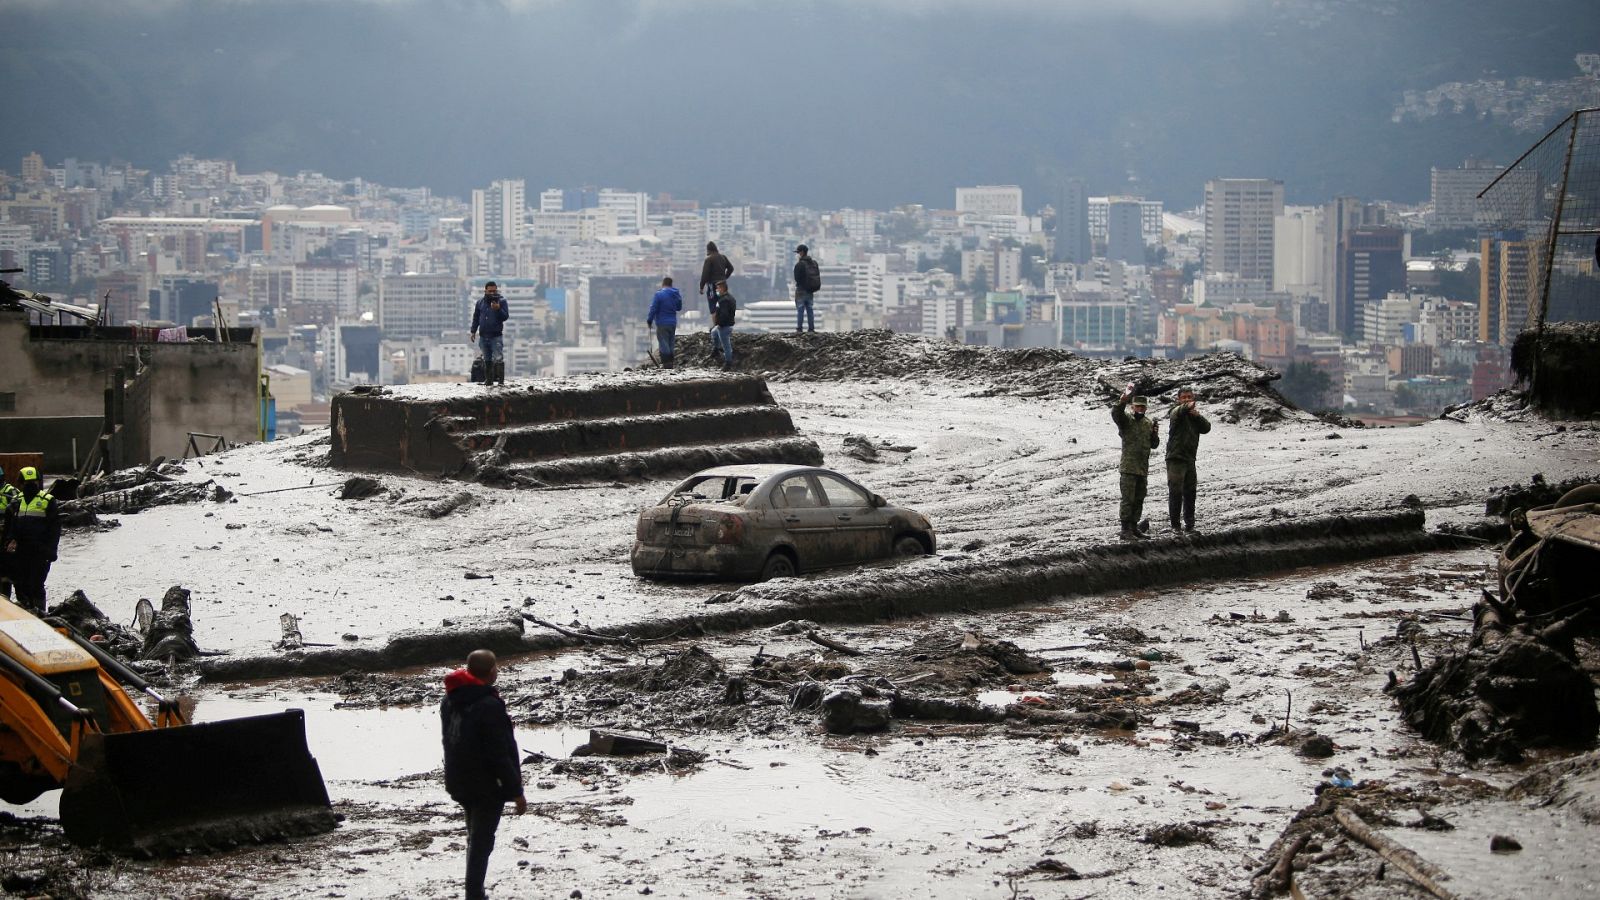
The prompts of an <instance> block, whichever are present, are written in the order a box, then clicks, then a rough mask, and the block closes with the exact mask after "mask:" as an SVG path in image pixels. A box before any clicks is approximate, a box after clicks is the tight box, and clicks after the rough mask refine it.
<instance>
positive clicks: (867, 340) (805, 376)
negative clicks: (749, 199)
mask: <svg viewBox="0 0 1600 900" xmlns="http://www.w3.org/2000/svg"><path fill="white" fill-rule="evenodd" d="M680 342H681V343H683V345H684V348H685V349H684V351H683V352H682V353H681V354H679V359H680V360H683V361H684V362H683V365H686V366H691V367H699V366H713V365H720V361H719V362H715V363H713V362H711V361H710V357H709V350H710V338H709V337H708V336H706V335H702V334H691V335H686V336H684V337H683V338H681V339H680ZM734 347H735V351H734V353H735V357H736V364H737V366H738V368H739V369H740V370H741V371H749V372H761V373H763V374H765V375H767V376H769V377H772V378H778V379H783V380H802V381H803V380H812V379H828V380H835V379H844V380H854V379H861V378H907V379H911V378H929V377H943V378H950V379H955V380H958V381H961V382H964V383H967V384H969V385H971V386H972V387H974V388H977V389H978V396H999V395H1010V396H1019V397H1031V396H1043V395H1048V394H1070V395H1072V396H1076V397H1101V398H1104V399H1106V400H1110V399H1113V398H1115V397H1116V396H1117V395H1119V394H1121V393H1122V392H1123V390H1124V388H1125V387H1126V385H1128V384H1130V383H1131V384H1133V385H1134V390H1135V392H1136V393H1140V394H1147V395H1150V396H1152V397H1160V398H1163V399H1167V400H1171V399H1174V398H1175V397H1176V394H1177V390H1178V388H1180V387H1190V388H1193V389H1194V391H1195V392H1196V394H1197V396H1198V397H1199V399H1200V400H1201V401H1202V402H1205V403H1207V404H1222V403H1227V404H1228V406H1227V411H1226V412H1225V413H1224V414H1223V415H1224V417H1225V418H1227V417H1231V419H1232V421H1235V422H1237V421H1240V420H1254V421H1258V422H1262V423H1270V422H1277V421H1282V420H1285V419H1288V418H1307V419H1309V418H1310V417H1309V416H1305V415H1304V414H1302V413H1300V412H1299V410H1298V409H1297V408H1296V407H1295V406H1294V404H1293V403H1291V402H1289V401H1288V400H1287V399H1286V398H1284V397H1283V396H1282V395H1281V394H1279V393H1278V392H1277V391H1276V390H1274V389H1273V388H1272V387H1271V384H1272V382H1274V381H1276V380H1278V379H1279V378H1280V377H1282V376H1281V375H1280V374H1279V373H1278V372H1276V371H1274V370H1272V369H1268V368H1265V367H1263V366H1259V365H1256V364H1255V363H1252V362H1250V361H1249V360H1246V359H1244V358H1243V357H1241V356H1238V355H1237V354H1231V353H1211V354H1206V355H1203V356H1197V357H1193V358H1191V359H1188V360H1182V361H1169V360H1152V359H1135V358H1132V357H1130V358H1128V359H1125V360H1122V361H1120V362H1111V361H1106V360H1099V359H1091V358H1088V357H1082V356H1078V355H1076V354H1074V353H1072V352H1070V351H1066V350H1054V349H1043V348H1031V349H1025V350H1004V349H994V348H990V347H978V346H972V345H967V344H956V343H952V342H949V341H936V340H930V339H928V338H923V337H915V336H908V335H897V334H894V333H893V332H890V331H881V330H878V331H873V330H868V331H853V332H848V333H845V334H827V335H822V334H788V333H771V334H764V333H749V334H736V335H735V337H734Z"/></svg>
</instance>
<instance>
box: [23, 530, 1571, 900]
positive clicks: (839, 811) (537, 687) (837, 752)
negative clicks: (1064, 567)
mask: <svg viewBox="0 0 1600 900" xmlns="http://www.w3.org/2000/svg"><path fill="white" fill-rule="evenodd" d="M1489 562H1490V556H1489V554H1488V552H1487V551H1483V550H1468V551H1457V552H1452V553H1434V554H1427V555H1422V556H1411V557H1400V558H1393V559H1387V560H1382V561H1376V562H1370V563H1364V564H1360V565H1356V566H1349V567H1341V568H1331V569H1313V570H1304V571H1300V572H1296V573H1293V574H1290V575H1287V576H1280V577H1274V578H1270V579H1259V580H1241V581H1232V582H1209V583H1203V584H1199V585H1194V586H1190V587H1183V588H1174V589H1168V590H1162V591H1153V592H1134V593H1125V594H1117V595H1107V596H1099V597H1093V598H1080V599H1077V600H1074V601H1072V602H1070V603H1066V604H1060V605H1056V604H1050V603H1043V604H1040V605H1038V606H1035V607H1030V608H1025V609H1017V610H1012V611H1007V612H1002V613H991V614H989V615H986V616H959V615H958V616H947V617H938V618H927V619H918V620H911V621H907V622H902V623H898V624H894V625H864V626H850V627H845V626H840V627H823V628H814V627H812V625H811V624H810V623H805V622H797V623H793V624H786V625H782V626H779V627H776V628H772V629H763V630H755V631H751V632H748V633H745V634H741V635H735V636H721V637H715V638H708V639H703V640H696V641H684V640H679V641H673V642H663V643H660V644H655V645H650V646H646V647H639V648H631V649H630V648H624V647H604V648H595V649H589V650H584V651H577V652H567V653H562V654H559V655H555V656H534V657H527V658H524V659H521V660H518V661H515V662H513V663H512V664H511V666H510V667H509V671H508V673H507V674H506V675H505V676H503V681H502V689H503V692H504V694H505V696H506V697H507V701H508V705H509V706H510V708H511V710H512V714H513V717H514V718H515V719H516V720H517V722H518V723H519V732H518V741H519V744H520V746H521V747H522V749H523V751H524V752H525V754H526V756H527V760H528V761H527V762H526V763H525V765H524V773H525V776H526V778H527V780H528V787H529V800H530V806H531V808H530V813H529V815H527V816H524V817H520V818H517V817H511V818H507V819H506V820H505V822H504V823H503V824H502V827H501V830H500V839H499V844H498V847H499V849H498V850H497V851H496V855H495V858H494V861H493V863H492V865H491V870H490V886H491V890H492V891H494V892H496V893H498V894H499V895H501V896H536V897H543V896H547V897H566V896H570V894H571V892H572V891H573V890H581V891H582V893H583V895H584V896H585V897H623V896H638V895H641V894H643V893H644V888H646V887H648V888H650V893H652V894H663V895H668V896H705V895H717V896H751V897H813V896H839V897H848V896H884V895H889V894H902V893H904V892H905V891H906V890H910V889H912V886H915V890H916V891H917V892H919V893H920V894H922V895H925V896H937V897H970V896H988V895H994V896H1018V897H1023V896H1031V897H1060V896H1072V897H1077V896H1083V895H1086V894H1088V895H1093V896H1097V897H1143V896H1150V895H1152V894H1154V893H1156V892H1158V891H1160V892H1162V893H1164V894H1165V895H1169V896H1196V897H1208V896H1214V897H1223V896H1239V895H1240V893H1241V892H1242V891H1244V890H1246V889H1248V887H1249V885H1250V883H1251V875H1252V873H1253V872H1255V871H1256V870H1257V869H1258V868H1260V867H1261V866H1262V864H1263V863H1265V862H1267V861H1269V849H1270V848H1271V847H1272V846H1273V845H1274V843H1275V842H1277V841H1278V839H1279V836H1280V833H1282V832H1283V831H1284V829H1285V827H1286V826H1287V825H1288V824H1289V821H1290V819H1291V818H1292V817H1293V816H1294V815H1295V814H1296V812H1297V811H1299V810H1301V809H1303V808H1305V807H1306V806H1307V805H1308V804H1310V803H1312V802H1313V801H1314V800H1315V797H1314V792H1315V791H1316V790H1317V788H1318V787H1319V785H1324V784H1326V783H1329V782H1330V781H1331V780H1332V779H1336V778H1338V777H1340V776H1341V775H1342V774H1348V776H1349V778H1350V779H1351V780H1352V782H1353V788H1352V790H1354V791H1356V792H1358V793H1359V792H1360V791H1363V790H1365V791H1373V790H1378V789H1379V788H1378V787H1377V786H1379V785H1395V784H1404V785H1405V786H1406V788H1407V789H1408V790H1411V791H1413V792H1414V793H1415V796H1414V797H1411V798H1410V799H1409V800H1408V802H1411V803H1412V806H1417V805H1419V804H1420V805H1421V806H1422V807H1424V808H1427V809H1434V808H1435V807H1440V808H1443V807H1447V806H1448V807H1449V810H1447V811H1446V812H1445V813H1444V815H1446V816H1447V817H1449V816H1455V817H1456V821H1457V822H1458V824H1459V820H1460V819H1461V818H1463V817H1464V816H1463V813H1462V812H1456V811H1454V810H1455V805H1456V804H1461V803H1501V804H1502V805H1503V806H1504V807H1505V808H1506V809H1507V810H1508V812H1507V813H1506V815H1511V814H1512V813H1514V812H1516V809H1520V807H1516V805H1515V804H1511V803H1508V802H1506V801H1505V800H1504V799H1503V794H1502V790H1503V789H1504V788H1507V787H1510V786H1511V785H1512V784H1514V783H1515V782H1516V781H1518V780H1519V779H1521V778H1522V777H1524V775H1525V774H1526V767H1521V768H1519V767H1510V766H1498V765H1495V764H1487V765H1483V766H1480V767H1478V768H1475V769H1470V770H1469V769H1467V768H1466V767H1465V765H1464V763H1462V761H1460V760H1459V759H1452V758H1451V757H1450V756H1449V755H1448V754H1446V753H1444V752H1442V751H1441V750H1439V749H1438V748H1437V747H1435V746H1433V745H1431V744H1428V743H1426V742H1425V741H1423V740H1422V739H1421V738H1420V737H1419V736H1417V735H1416V734H1415V733H1414V732H1412V731H1411V730H1410V729H1409V728H1407V727H1406V726H1405V725H1404V724H1403V722H1402V721H1401V717H1400V715H1399V714H1398V711H1397V710H1396V709H1395V708H1394V706H1393V704H1392V701H1391V700H1390V699H1389V698H1387V697H1386V696H1384V695H1383V693H1382V690H1381V689H1382V687H1383V685H1384V683H1385V682H1386V679H1387V673H1388V671H1390V670H1393V669H1400V670H1404V669H1406V668H1408V667H1410V666H1411V665H1412V662H1411V660H1412V654H1411V650H1410V641H1411V639H1412V638H1415V640H1416V643H1417V645H1418V647H1419V653H1420V654H1421V655H1422V656H1423V658H1425V659H1426V658H1431V657H1432V656H1433V655H1436V654H1437V653H1438V652H1439V651H1440V650H1442V649H1443V648H1444V647H1446V646H1449V645H1450V644H1451V643H1452V642H1455V641H1458V640H1460V639H1461V638H1462V636H1463V635H1464V634H1465V633H1466V631H1467V630H1468V629H1469V628H1470V623H1469V622H1467V621H1464V620H1463V619H1464V613H1465V611H1466V610H1467V609H1468V608H1470V606H1471V604H1472V602H1473V600H1474V598H1475V597H1476V595H1477V593H1478V591H1479V590H1480V589H1481V588H1482V587H1483V586H1484V585H1485V583H1486V582H1485V574H1486V572H1487V567H1488V564H1489ZM1401 623H1406V624H1405V625H1404V627H1403V628H1402V627H1401ZM813 632H815V633H816V634H817V635H818V636H820V637H823V638H825V639H826V640H829V641H832V642H833V643H835V644H837V645H840V646H841V647H843V648H846V649H847V650H848V651H853V652H840V651H837V650H832V649H828V648H826V647H824V646H821V645H820V644H818V643H817V642H815V641H814V640H813V639H812V638H811V637H810V635H811V634H812V633H813ZM1400 634H1404V635H1406V639H1405V640H1401V639H1400V638H1399V637H1397V635H1400ZM1012 647H1014V648H1015V650H1012V649H1011V648H1012ZM1363 648H1364V649H1363ZM855 654H859V655H855ZM1030 669H1040V670H1041V671H1028V670H1030ZM442 672H443V670H442V669H440V670H434V669H430V670H412V671H405V672H398V673H387V674H355V673H352V674H351V675H349V676H343V677H334V678H325V679H311V680H304V681H297V682H278V683H275V684H272V685H259V686H248V685H238V686H233V687H232V688H221V687H207V686H204V685H202V686H200V687H199V689H198V696H199V698H200V699H199V703H198V705H197V706H196V714H197V716H199V717H201V718H205V717H207V716H214V717H227V716H234V715H242V714H246V713H247V712H266V711H272V710H274V709H277V708H281V707H284V706H299V707H301V708H305V709H306V710H307V715H308V728H309V731H310V741H311V746H312V750H313V752H314V753H315V754H316V755H317V756H318V758H319V761H320V763H321V765H322V767H323V771H324V774H325V776H326V778H327V779H328V783H329V790H330V793H331V794H332V795H333V796H334V798H335V804H336V810H337V811H338V812H340V813H342V814H343V815H344V816H345V817H346V818H345V821H344V823H343V824H342V825H341V826H340V828H339V830H338V831H337V832H336V833H334V834H333V835H328V836H323V837H319V838H312V839H310V840H307V841H303V842H299V843H295V844H292V845H278V846H267V847H259V848H251V849H247V850H242V851H235V852H233V853H229V854H223V855H218V856H211V857H204V858H196V859H189V860H181V861H173V862H166V863H138V862H127V861H119V862H116V863H115V864H114V865H111V866H104V865H99V866H97V865H94V864H93V863H92V860H91V858H90V856H88V855H86V854H84V853H82V852H81V851H76V850H66V849H63V848H62V847H61V842H60V840H59V836H58V833H54V834H53V833H52V831H51V829H52V826H51V825H49V824H48V823H47V822H33V823H0V824H3V825H5V826H6V827H12V828H19V829H32V830H33V833H35V834H36V837H35V838H34V839H32V840H27V841H19V842H18V848H19V849H16V850H12V851H0V866H3V867H4V868H5V869H6V870H7V871H11V872H16V873H24V874H26V873H44V874H45V875H46V876H51V873H54V875H53V876H52V877H56V878H58V879H61V880H62V883H68V882H71V883H73V884H82V885H85V886H86V887H85V890H84V895H87V896H110V895H111V894H112V893H128V894H137V895H146V894H151V893H155V894H160V895H163V896H185V897H188V896H192V897H199V896H207V895H217V894H222V895H227V896H313V895H314V896H329V895H338V896H348V897H376V896H393V895H394V892H395V885H397V884H401V885H404V886H405V891H404V892H405V893H406V895H408V896H418V897H447V896H452V895H454V892H455V890H456V889H457V888H456V881H455V879H456V878H457V877H458V874H459V873H458V869H459V868H460V865H461V859H462V838H463V832H462V829H461V825H460V822H459V816H458V814H457V811H456V809H455V807H454V806H453V804H451V803H450V801H449V800H448V798H447V797H445V796H444V793H443V790H442V783H441V779H442V774H441V772H440V771H439V769H438V765H439V764H438V750H437V747H438V735H437V729H438V726H437V719H436V711H435V707H434V704H435V703H436V701H437V697H438V681H439V678H440V677H441V675H442ZM849 680H853V681H855V682H858V683H865V684H873V685H880V686H881V685H887V686H888V687H886V688H884V689H885V690H886V691H893V692H898V693H899V694H900V695H901V696H905V697H910V698H919V699H923V700H928V701H939V703H935V704H933V705H932V706H931V707H923V708H922V710H921V711H922V713H923V715H921V716H913V715H906V716H894V717H891V719H890V720H889V722H888V723H887V725H886V727H885V728H883V729H882V730H878V731H873V732H867V733H854V734H848V735H836V734H830V733H828V732H827V731H826V729H825V727H824V724H823V722H822V719H821V716H820V715H819V713H818V712H817V711H816V710H815V709H810V708H804V707H803V706H800V708H796V706H799V705H798V704H794V703H792V702H791V697H792V695H793V694H794V693H795V686H796V685H803V684H807V683H814V684H819V685H837V684H839V683H841V681H849ZM735 683H737V698H735V697H734V696H732V695H733V693H734V691H731V690H730V684H735ZM940 704H946V705H940ZM955 708H960V709H984V710H995V711H997V712H996V713H993V714H985V715H983V716H979V717H974V718H979V719H980V720H979V721H960V720H957V718H952V717H950V716H949V715H948V713H949V711H950V710H951V709H955ZM928 709H933V710H936V711H941V712H940V715H937V716H930V715H927V711H928ZM1106 710H1118V711H1122V710H1126V711H1128V712H1131V713H1132V714H1133V716H1132V717H1131V718H1120V719H1118V720H1117V722H1116V724H1118V725H1123V726H1131V727H1108V726H1107V725H1106V724H1105V723H1104V722H1102V723H1101V724H1094V723H1092V722H1089V721H1087V720H1079V721H1072V720H1070V719H1068V718H1067V716H1068V715H1070V714H1072V713H1083V712H1096V711H1106ZM1285 724H1287V728H1285ZM590 728H618V729H624V730H628V731H633V732H638V733H642V734H647V735H650V736H652V737H654V738H656V739H658V740H660V741H662V742H663V743H666V744H668V745H669V746H671V747H673V748H681V749H682V750H684V751H689V752H688V753H684V754H679V755H675V756H667V755H662V754H657V755H654V756H644V757H617V758H612V757H599V756H588V757H576V758H575V757H572V756H571V753H572V751H573V750H574V749H575V748H577V747H578V746H580V745H582V744H584V743H585V741H586V740H587V738H588V729H590ZM1316 738H1320V739H1322V740H1316ZM1324 754H1326V755H1324ZM1463 784H1466V785H1474V786H1481V787H1474V789H1473V790H1474V791H1475V793H1469V794H1467V795H1458V794H1456V793H1451V791H1453V790H1454V786H1457V785H1463ZM1554 789H1555V788H1546V791H1547V793H1548V791H1550V790H1554ZM1383 790H1388V788H1383ZM1440 791H1444V793H1440ZM1430 792H1431V793H1430ZM1436 795H1437V796H1436ZM49 797H50V795H46V797H45V798H41V800H40V801H39V802H38V803H37V804H36V805H35V808H30V809H25V810H21V811H20V812H19V814H21V815H24V816H28V815H46V816H48V815H49V814H50V813H49V809H48V806H49ZM1514 807H1516V808H1515V809H1514ZM1380 808H1382V809H1390V808H1399V807H1397V806H1395V805H1394V804H1389V805H1386V806H1380ZM1407 808H1410V807H1407ZM1497 808H1498V807H1497ZM1585 809H1587V808H1586V807H1583V806H1582V805H1581V804H1579V805H1571V804H1569V805H1566V806H1560V805H1554V804H1552V805H1551V807H1550V808H1549V810H1548V811H1547V813H1546V814H1547V815H1548V816H1553V817H1555V818H1554V819H1553V821H1554V822H1561V821H1566V824H1567V827H1568V828H1569V829H1571V828H1574V827H1577V824H1578V823H1581V822H1582V821H1583V820H1582V819H1581V818H1580V816H1581V814H1582V813H1583V812H1584V811H1585ZM1412 818H1417V814H1415V813H1408V814H1406V815H1405V816H1402V817H1400V819H1399V820H1409V819H1412ZM1386 821H1387V820H1384V819H1382V818H1381V817H1379V818H1377V819H1376V820H1375V821H1374V826H1375V827H1380V828H1389V827H1390V826H1388V825H1386V824H1384V823H1385V822H1386ZM1486 821H1487V820H1486ZM1474 827H1476V826H1474ZM1520 833H1522V834H1525V835H1527V834H1543V833H1544V832H1534V831H1532V830H1531V829H1529V828H1523V829H1521V832H1520ZM1530 840H1531V839H1530ZM1474 846H1475V844H1474ZM1558 846H1564V845H1560V844H1555V843H1552V844H1550V845H1549V846H1547V847H1545V849H1544V850H1543V851H1541V852H1549V851H1552V850H1553V848H1556V847H1558ZM1429 849H1430V850H1431V849H1432V848H1429ZM1493 858H1494V859H1501V858H1503V857H1500V856H1496V857H1493ZM1569 874H1570V873H1569ZM1580 874H1581V873H1580ZM29 877H31V876H29ZM1330 877H1332V876H1330ZM1484 877H1485V878H1487V877H1488V876H1484ZM74 878H75V879H77V881H73V880H72V879H74ZM1474 883H1476V882H1474ZM1483 883H1484V884H1485V885H1489V886H1492V885H1493V884H1498V883H1500V882H1493V881H1485V882H1483ZM1584 884H1587V882H1582V881H1573V882H1556V881H1552V882H1551V883H1550V884H1549V886H1548V887H1545V886H1541V891H1542V892H1543V893H1545V894H1546V895H1548V896H1584V895H1585V894H1584V893H1583V892H1581V891H1577V890H1576V889H1575V888H1574V886H1578V887H1581V886H1582V885H1584ZM1013 891H1014V892H1015V893H1013ZM1497 895H1498V894H1496V893H1495V892H1494V891H1493V890H1491V889H1488V888H1485V890H1482V891H1476V892H1474V891H1473V890H1468V891H1465V892H1463V893H1462V896H1497ZM1319 896H1321V895H1320V894H1319ZM1372 896H1406V894H1404V893H1389V894H1381V893H1380V894H1372Z"/></svg>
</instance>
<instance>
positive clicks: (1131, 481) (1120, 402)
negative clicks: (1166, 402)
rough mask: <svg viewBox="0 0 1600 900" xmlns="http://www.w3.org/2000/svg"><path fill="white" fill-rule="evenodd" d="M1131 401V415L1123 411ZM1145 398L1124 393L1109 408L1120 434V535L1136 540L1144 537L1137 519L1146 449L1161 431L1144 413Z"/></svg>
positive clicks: (1154, 443) (1146, 474)
mask: <svg viewBox="0 0 1600 900" xmlns="http://www.w3.org/2000/svg"><path fill="white" fill-rule="evenodd" d="M1130 399H1131V400H1132V401H1133V415H1129V414H1128V411H1127V406H1128V401H1129V400H1130ZM1148 406H1149V401H1148V400H1146V399H1145V398H1144V397H1134V396H1132V394H1131V393H1124V394H1123V395H1122V396H1121V397H1118V398H1117V405H1116V406H1113V407H1112V408H1111V421H1113V422H1115V423H1117V433H1118V434H1121V435H1122V507H1121V509H1120V513H1121V519H1122V539H1123V540H1125V541H1131V540H1139V539H1142V538H1144V537H1145V535H1144V534H1142V533H1141V532H1140V531H1139V519H1140V517H1141V515H1142V514H1143V512H1144V494H1145V488H1146V486H1147V483H1148V480H1149V477H1150V451H1152V450H1154V449H1155V448H1157V447H1159V446H1161V434H1160V432H1159V431H1158V430H1157V426H1156V421H1155V420H1154V419H1151V418H1148V417H1146V416H1145V409H1146V408H1147V407H1148Z"/></svg>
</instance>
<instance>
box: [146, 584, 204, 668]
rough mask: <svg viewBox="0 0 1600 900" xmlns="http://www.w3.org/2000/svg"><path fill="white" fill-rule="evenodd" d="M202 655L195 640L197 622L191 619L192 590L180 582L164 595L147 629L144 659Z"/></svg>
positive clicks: (182, 658)
mask: <svg viewBox="0 0 1600 900" xmlns="http://www.w3.org/2000/svg"><path fill="white" fill-rule="evenodd" d="M199 655H201V654H200V647H199V645H198V644H196V643H195V642H194V622H193V621H191V620H190V618H189V592H188V591H187V590H185V589H184V588H183V587H181V586H179V585H173V586H172V587H170V588H167V592H166V593H165V594H164V595H162V597H161V611H160V612H157V613H155V614H154V615H153V616H152V617H151V620H150V625H149V627H148V628H146V629H145V632H144V646H143V648H141V650H140V653H139V658H140V659H159V660H168V659H171V660H177V661H179V662H182V661H184V660H190V659H194V658H195V657H197V656H199Z"/></svg>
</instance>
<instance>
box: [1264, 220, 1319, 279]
mask: <svg viewBox="0 0 1600 900" xmlns="http://www.w3.org/2000/svg"><path fill="white" fill-rule="evenodd" d="M1322 214H1323V210H1322V208H1321V207H1319V206H1297V207H1290V208H1288V209H1286V210H1284V213H1283V215H1281V216H1279V217H1278V218H1277V220H1276V221H1275V222H1274V223H1273V235H1272V259H1273V263H1272V289H1273V290H1274V291H1278V292H1280V293H1287V294H1293V295H1294V296H1296V297H1303V296H1306V295H1307V294H1316V293H1318V292H1319V291H1320V290H1321V287H1322Z"/></svg>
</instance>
